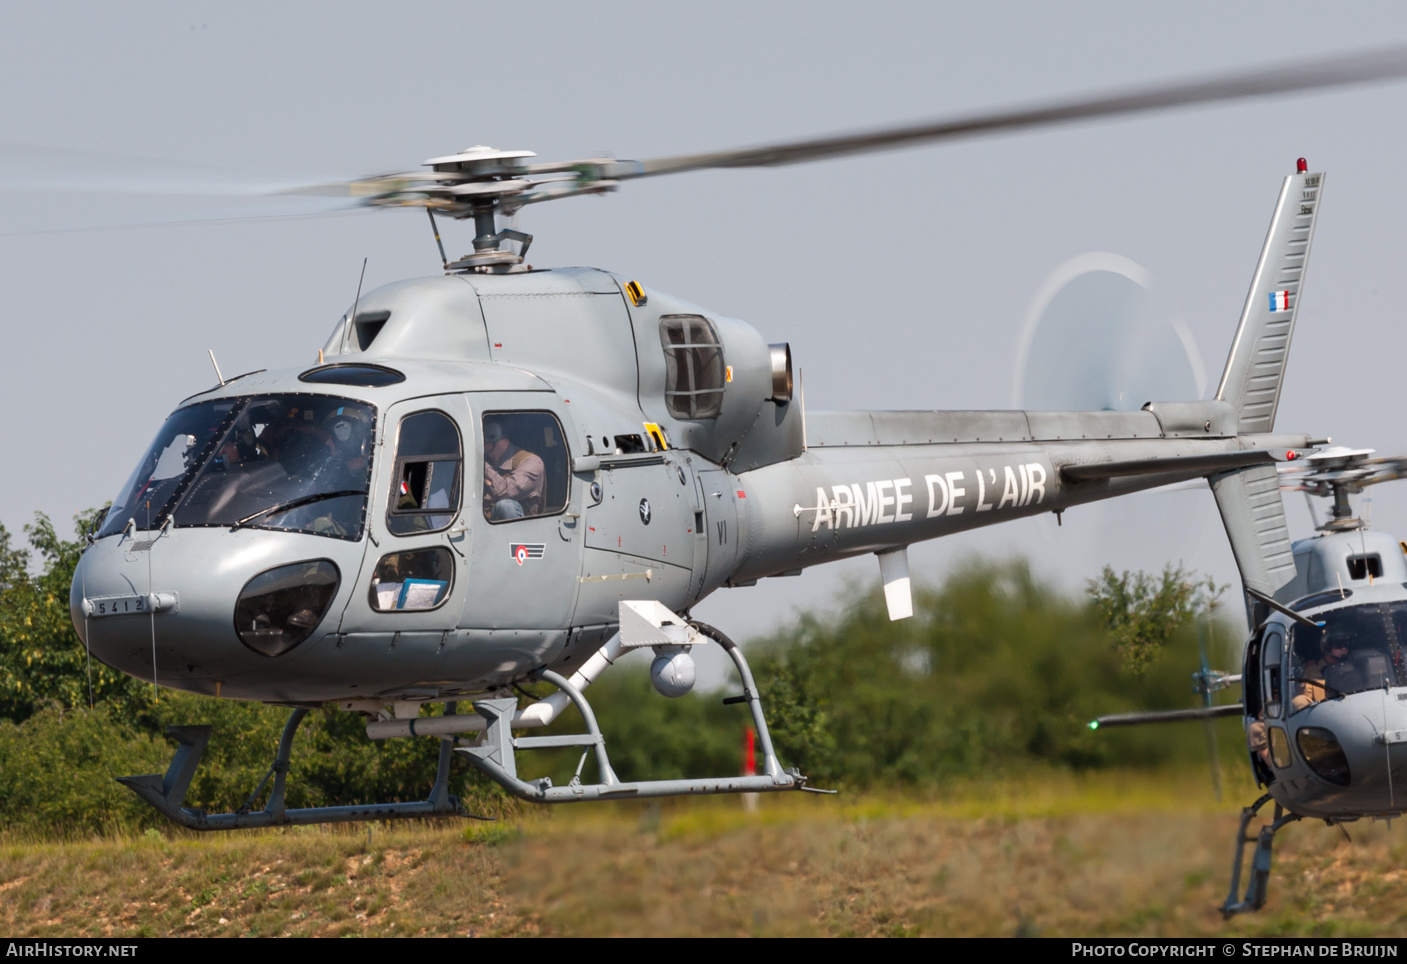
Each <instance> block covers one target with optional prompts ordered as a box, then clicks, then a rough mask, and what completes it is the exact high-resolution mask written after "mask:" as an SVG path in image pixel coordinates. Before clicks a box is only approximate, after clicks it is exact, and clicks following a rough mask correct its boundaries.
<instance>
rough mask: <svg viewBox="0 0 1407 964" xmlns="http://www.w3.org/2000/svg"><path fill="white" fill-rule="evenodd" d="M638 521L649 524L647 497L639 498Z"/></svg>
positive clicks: (648, 502) (648, 501)
mask: <svg viewBox="0 0 1407 964" xmlns="http://www.w3.org/2000/svg"><path fill="white" fill-rule="evenodd" d="M640 521H641V522H643V523H644V524H645V525H649V524H650V500H649V499H641V500H640Z"/></svg>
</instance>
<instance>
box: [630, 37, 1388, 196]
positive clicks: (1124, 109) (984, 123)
mask: <svg viewBox="0 0 1407 964" xmlns="http://www.w3.org/2000/svg"><path fill="white" fill-rule="evenodd" d="M1403 76H1407V47H1389V48H1386V49H1383V50H1377V51H1371V52H1364V53H1355V54H1348V55H1344V56H1340V57H1332V58H1327V59H1322V60H1313V61H1305V62H1301V63H1296V64H1284V65H1281V66H1277V67H1270V68H1267V69H1263V70H1257V71H1252V72H1250V73H1240V74H1227V75H1224V76H1221V77H1216V78H1211V79H1206V80H1195V81H1188V82H1183V83H1176V84H1162V85H1157V86H1152V87H1145V88H1142V89H1138V90H1133V91H1130V92H1128V93H1119V94H1106V95H1104V96H1098V97H1090V98H1080V99H1077V100H1068V101H1058V102H1056V103H1052V104H1044V105H1037V106H1033V107H1021V108H1013V109H1009V110H1002V111H996V112H993V113H988V114H973V115H970V116H967V117H958V118H951V119H938V120H933V121H928V122H925V123H919V124H906V125H904V126H902V127H890V128H883V129H880V130H874V131H862V132H854V133H849V134H837V135H833V136H831V137H818V138H811V139H807V140H803V141H789V142H783V143H780V144H769V145H763V146H760V147H748V148H742V149H740V150H732V151H711V152H708V153H705V154H681V155H678V156H675V157H660V158H656V159H654V160H649V161H642V162H640V165H639V167H638V168H636V169H635V170H634V171H629V172H627V171H624V170H619V169H617V170H615V171H613V172H612V176H613V177H616V178H619V179H625V178H632V177H652V176H654V175H658V174H678V173H680V172H683V171H697V170H702V169H706V168H723V167H779V166H781V165H784V164H798V163H801V162H803V161H817V160H823V159H826V158H832V157H845V156H847V155H850V154H865V153H870V152H873V151H884V150H894V149H897V148H902V147H910V146H914V145H918V144H927V143H933V142H935V141H944V140H953V139H956V138H960V137H971V136H974V135H977V134H985V133H990V132H994V131H1002V130H1019V129H1023V128H1033V127H1049V126H1053V125H1056V124H1067V123H1071V122H1073V121H1078V120H1085V119H1088V118H1093V117H1113V116H1117V115H1120V114H1134V113H1140V112H1143V111H1152V110H1162V109H1165V108H1170V107H1184V106H1189V105H1193V104H1211V103H1217V102H1219V101H1229V100H1239V99H1242V98H1246V97H1263V96H1267V95H1271V94H1286V93H1291V92H1293V91H1301V90H1317V89H1320V88H1325V87H1341V86H1344V85H1347V84H1364V83H1370V82H1372V81H1375V80H1391V79H1394V78H1398V77H1403ZM621 167H624V164H622V165H621Z"/></svg>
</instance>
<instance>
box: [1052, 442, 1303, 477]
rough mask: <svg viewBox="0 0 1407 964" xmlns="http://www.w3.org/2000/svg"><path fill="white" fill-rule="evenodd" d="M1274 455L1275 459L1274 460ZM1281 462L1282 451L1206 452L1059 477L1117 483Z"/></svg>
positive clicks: (1070, 470)
mask: <svg viewBox="0 0 1407 964" xmlns="http://www.w3.org/2000/svg"><path fill="white" fill-rule="evenodd" d="M1277 454H1278V456H1279V457H1278V458H1277V457H1276V456H1277ZM1283 461H1285V453H1284V451H1283V450H1282V451H1280V452H1279V453H1272V452H1270V451H1269V450H1267V449H1246V450H1242V451H1239V452H1210V453H1208V454H1206V455H1182V456H1173V457H1171V458H1163V459H1130V460H1128V461H1124V462H1086V463H1084V464H1082V465H1062V466H1061V467H1060V474H1061V475H1062V476H1064V477H1065V478H1067V479H1069V480H1070V481H1072V482H1088V481H1091V480H1095V479H1118V478H1124V477H1126V476H1131V475H1167V474H1168V473H1170V472H1177V473H1180V474H1182V473H1187V472H1196V473H1199V474H1203V475H1210V474H1211V473H1213V472H1228V471H1234V470H1236V469H1241V468H1246V467H1248V466H1252V465H1269V464H1271V463H1273V462H1283Z"/></svg>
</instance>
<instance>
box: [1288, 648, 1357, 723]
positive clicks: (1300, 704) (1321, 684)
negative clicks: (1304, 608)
mask: <svg viewBox="0 0 1407 964" xmlns="http://www.w3.org/2000/svg"><path fill="white" fill-rule="evenodd" d="M1352 643H1353V632H1352V631H1351V630H1349V629H1347V628H1344V627H1333V628H1330V629H1329V630H1327V631H1326V632H1324V634H1323V636H1322V637H1321V639H1320V641H1319V645H1320V655H1319V658H1318V659H1312V660H1310V661H1309V662H1307V663H1305V664H1304V666H1303V667H1302V668H1301V669H1300V671H1299V672H1297V673H1295V674H1294V675H1295V676H1296V677H1298V678H1299V681H1300V682H1299V690H1298V692H1297V693H1296V694H1295V696H1294V698H1293V699H1292V700H1290V712H1291V713H1298V712H1299V711H1300V710H1302V709H1304V708H1305V707H1307V706H1310V705H1312V704H1314V703H1318V702H1319V701H1320V700H1322V699H1324V697H1325V695H1326V690H1325V680H1326V679H1327V678H1329V677H1333V678H1335V679H1338V678H1339V677H1340V676H1341V675H1342V674H1343V673H1344V672H1345V671H1347V670H1348V669H1349V666H1348V655H1349V652H1350V650H1351V649H1352ZM1328 685H1329V686H1331V687H1332V686H1333V682H1330V683H1329V684H1328ZM1333 688H1334V689H1335V690H1338V689H1339V687H1333Z"/></svg>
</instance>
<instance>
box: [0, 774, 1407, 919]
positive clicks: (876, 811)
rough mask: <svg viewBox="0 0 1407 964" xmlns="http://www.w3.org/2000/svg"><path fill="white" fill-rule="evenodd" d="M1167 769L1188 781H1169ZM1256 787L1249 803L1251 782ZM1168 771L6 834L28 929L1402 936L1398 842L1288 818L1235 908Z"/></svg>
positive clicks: (1199, 804) (8, 892)
mask: <svg viewBox="0 0 1407 964" xmlns="http://www.w3.org/2000/svg"><path fill="white" fill-rule="evenodd" d="M1174 784H1176V781H1174ZM1247 799H1249V797H1247ZM1176 803H1177V801H1175V800H1174V798H1173V797H1172V796H1171V794H1170V793H1169V788H1168V786H1167V781H1166V780H1159V781H1157V782H1150V781H1148V780H1146V779H1133V780H1121V779H1119V778H1102V779H1101V780H1100V781H1094V782H1081V781H1071V780H1065V781H1063V782H1062V781H1058V780H1054V781H1050V785H1046V784H1045V783H1042V782H1041V781H1036V782H1034V783H1033V782H1031V781H1027V782H1025V783H1023V784H1022V785H1019V786H1013V785H1003V786H1000V787H988V788H974V789H972V790H970V791H969V792H968V793H966V794H965V795H956V796H949V797H947V798H945V799H942V800H936V799H928V800H920V799H903V800H884V799H878V798H868V799H863V800H858V801H855V800H845V799H843V798H834V797H830V798H820V797H814V796H810V795H808V796H806V797H799V796H795V795H787V796H786V797H784V798H775V799H764V800H763V802H762V806H761V807H760V809H759V811H758V812H756V813H745V812H744V811H743V809H742V808H741V806H740V805H739V802H738V801H737V800H732V799H713V800H705V801H695V802H689V803H676V804H672V805H664V806H659V805H649V804H633V805H624V804H621V805H610V806H593V807H588V806H582V807H577V808H568V809H562V810H555V811H543V810H538V809H534V810H530V811H528V812H527V813H525V814H524V815H523V817H522V818H521V819H519V820H517V821H503V822H498V823H477V822H475V823H469V824H467V825H466V824H463V823H453V824H440V825H400V826H386V825H378V826H372V827H367V826H365V825H362V826H359V827H350V828H349V827H341V828H321V827H312V828H300V829H296V830H292V829H290V830H277V831H261V832H242V833H237V834H230V835H225V836H203V837H200V836H195V835H190V834H186V833H183V832H182V833H171V834H164V833H157V832H154V831H149V832H148V833H147V834H146V835H143V836H138V837H126V838H108V839H102V840H92V841H78V842H65V843H54V842H44V841H21V840H11V841H4V842H3V843H0V927H3V928H4V930H5V931H6V932H8V933H10V934H12V935H15V936H80V935H112V936H123V935H133V936H140V935H149V936H158V935H171V936H176V935H192V936H195V935H200V936H205V935H210V936H215V935H220V936H236V935H269V936H272V935H302V936H315V935H317V936H354V935H367V936H392V935H420V934H425V935H463V936H471V935H472V936H490V935H555V936H568V935H570V936H577V935H581V936H597V935H600V936H605V935H642V936H644V935H650V936H655V935H668V936H715V935H717V936H725V935H726V936H737V935H757V936H785V935H836V936H842V935H844V936H852V935H853V936H947V935H952V936H1026V935H1029V936H1052V937H1053V936H1101V935H1109V936H1135V935H1138V936H1196V935H1218V936H1222V935H1225V936H1234V935H1303V936H1324V937H1327V936H1368V935H1379V936H1400V935H1402V934H1403V933H1407V870H1404V869H1403V857H1404V855H1407V843H1404V838H1403V834H1402V833H1401V832H1400V831H1399V830H1397V829H1396V828H1389V827H1388V826H1386V825H1384V824H1381V823H1378V824H1366V823H1365V824H1358V825H1354V826H1353V827H1351V828H1350V833H1351V835H1352V841H1351V842H1350V841H1348V840H1345V839H1344V837H1343V836H1342V835H1341V834H1340V833H1339V831H1337V830H1336V829H1333V828H1329V827H1325V826H1323V825H1322V824H1319V825H1315V824H1310V823H1308V822H1303V823H1299V824H1294V825H1292V826H1290V827H1289V828H1287V829H1286V831H1284V832H1283V833H1282V834H1281V836H1280V838H1279V844H1278V846H1277V850H1276V859H1275V868H1274V876H1273V878H1272V881H1271V889H1270V899H1269V903H1268V905H1267V907H1266V908H1265V909H1264V910H1263V911H1262V912H1260V913H1259V914H1253V915H1243V916H1241V917H1238V918H1236V919H1234V920H1232V921H1230V922H1226V921H1223V920H1222V918H1221V915H1220V914H1219V913H1218V912H1217V911H1216V907H1217V906H1218V905H1219V904H1220V903H1221V901H1222V900H1223V899H1224V898H1225V896H1226V889H1227V883H1228V879H1229V870H1230V861H1231V853H1232V842H1233V839H1234V835H1235V830H1236V813H1237V808H1236V806H1235V805H1234V804H1232V803H1230V802H1228V803H1225V804H1215V803H1214V802H1211V801H1209V800H1200V799H1197V800H1194V801H1192V802H1190V803H1188V802H1187V801H1183V804H1184V805H1175V804H1176Z"/></svg>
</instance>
